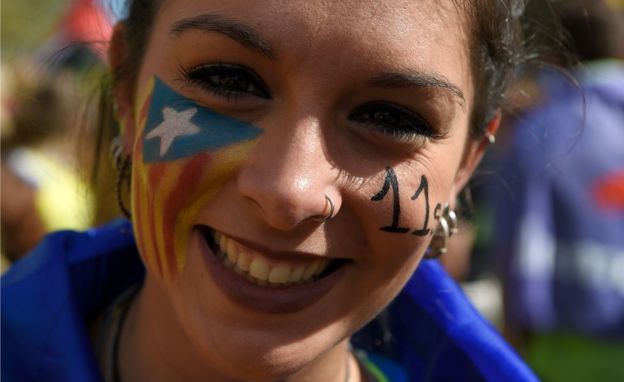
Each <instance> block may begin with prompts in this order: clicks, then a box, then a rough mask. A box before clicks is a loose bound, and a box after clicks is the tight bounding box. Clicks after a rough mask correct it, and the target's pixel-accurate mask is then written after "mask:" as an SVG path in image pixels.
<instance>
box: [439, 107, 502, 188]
mask: <svg viewBox="0 0 624 382" xmlns="http://www.w3.org/2000/svg"><path fill="white" fill-rule="evenodd" d="M500 122H501V113H500V112H498V113H496V115H495V116H494V117H493V118H492V119H491V120H490V122H489V123H488V125H487V128H486V129H485V134H484V135H483V136H482V137H481V138H477V139H469V140H468V143H467V146H466V149H465V150H464V158H463V159H462V164H461V166H460V168H459V170H458V171H457V175H456V176H455V181H454V183H453V189H452V193H451V195H453V196H456V195H457V194H458V193H459V192H460V191H461V190H462V189H463V188H464V187H465V186H466V184H467V183H468V180H470V177H472V174H473V173H474V171H475V170H476V169H477V166H478V165H479V163H480V162H481V159H482V158H483V154H485V149H486V148H487V147H488V146H489V145H491V144H492V143H494V137H495V136H496V132H497V131H498V128H499V127H500Z"/></svg>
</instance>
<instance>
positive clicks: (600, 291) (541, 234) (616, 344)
mask: <svg viewBox="0 0 624 382" xmlns="http://www.w3.org/2000/svg"><path fill="white" fill-rule="evenodd" d="M558 8H559V11H560V14H561V19H562V24H563V26H564V27H565V29H566V30H567V32H568V33H569V35H570V38H571V41H572V43H573V45H574V48H575V50H576V51H577V53H578V55H579V58H580V59H581V61H582V64H581V65H579V66H578V68H576V69H575V71H574V73H573V75H574V77H575V78H576V79H578V82H579V85H580V88H579V87H577V86H576V85H575V84H573V83H571V81H570V80H569V79H567V78H564V76H562V75H561V74H559V73H558V72H556V71H554V70H548V69H544V70H543V71H541V72H539V73H538V74H537V78H536V85H537V89H538V90H539V91H537V92H535V97H533V98H532V103H531V105H530V106H529V107H527V109H526V110H525V111H524V112H522V113H520V115H519V116H517V117H515V118H513V119H511V122H508V123H511V125H512V126H510V127H509V131H507V132H506V134H505V135H508V138H509V142H508V143H507V144H508V145H509V146H506V147H505V148H504V149H503V150H499V151H498V153H499V154H503V156H504V158H503V161H504V164H503V167H502V170H501V172H500V174H499V176H500V177H502V178H503V181H502V182H500V183H499V185H500V186H501V187H499V188H496V187H495V188H493V189H491V190H490V194H489V195H488V196H487V197H486V198H485V199H486V202H488V203H491V204H490V205H489V207H490V208H491V209H492V210H493V211H496V214H495V220H494V225H493V227H494V232H493V234H492V238H493V240H494V241H493V245H492V248H491V250H492V256H493V258H499V259H501V260H502V264H503V265H502V267H501V269H502V276H503V283H504V299H505V321H506V333H507V334H508V335H509V337H510V338H511V339H512V340H513V341H512V342H513V343H515V344H516V345H518V346H519V347H520V348H521V349H522V350H523V352H524V354H525V355H526V357H527V359H528V360H529V362H530V363H531V364H532V365H533V366H534V367H535V369H536V371H537V372H538V373H539V374H540V375H541V377H543V378H544V380H545V381H588V380H592V379H595V380H600V381H622V380H624V362H623V361H624V64H623V61H622V58H624V52H623V49H624V17H623V12H624V11H623V10H622V8H621V4H618V3H617V2H610V3H607V2H603V1H578V0H575V1H564V2H561V3H559V5H558ZM499 141H502V139H501V140H499ZM507 148H509V149H507Z"/></svg>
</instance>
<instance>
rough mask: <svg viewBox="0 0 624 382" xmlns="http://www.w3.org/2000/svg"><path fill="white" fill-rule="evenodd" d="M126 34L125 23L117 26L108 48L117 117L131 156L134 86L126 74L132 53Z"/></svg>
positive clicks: (124, 143)
mask: <svg viewBox="0 0 624 382" xmlns="http://www.w3.org/2000/svg"><path fill="white" fill-rule="evenodd" d="M126 34H127V28H126V24H125V23H124V22H118V23H117V24H115V27H114V28H113V35H112V37H111V42H110V45H109V48H108V62H109V65H110V70H111V73H112V74H113V88H112V96H113V104H114V111H115V117H116V118H117V122H118V123H119V125H120V129H121V132H120V133H121V138H122V141H123V146H124V153H125V154H126V155H130V153H131V152H132V146H133V143H134V133H135V121H134V86H133V81H132V79H131V78H130V76H129V75H128V74H127V73H124V70H125V69H126V67H127V62H128V59H129V52H130V49H129V47H128V42H127V39H126Z"/></svg>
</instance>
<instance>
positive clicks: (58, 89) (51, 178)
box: [0, 0, 118, 261]
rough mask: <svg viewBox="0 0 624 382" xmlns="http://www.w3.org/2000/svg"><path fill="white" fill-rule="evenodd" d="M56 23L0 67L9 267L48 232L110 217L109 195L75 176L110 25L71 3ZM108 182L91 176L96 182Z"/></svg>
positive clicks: (89, 149)
mask: <svg viewBox="0 0 624 382" xmlns="http://www.w3.org/2000/svg"><path fill="white" fill-rule="evenodd" d="M13 8H14V7H9V9H10V10H13ZM10 16H12V17H16V16H17V15H15V14H13V15H9V17H10ZM52 16H53V17H58V16H56V15H52ZM4 17H6V16H5V15H3V20H4ZM47 22H48V23H49V21H47ZM57 24H58V26H57V27H56V28H54V33H53V35H52V36H51V37H44V41H43V42H40V43H39V45H38V46H37V47H36V49H35V50H34V51H33V52H28V51H22V50H16V51H17V53H15V52H11V51H9V52H8V53H7V54H8V55H9V56H12V55H14V57H13V58H12V59H11V60H7V62H6V63H5V64H4V65H3V72H2V76H3V81H2V172H1V176H2V179H1V182H0V184H1V187H2V189H1V197H2V199H1V202H0V206H1V211H0V217H1V219H2V220H1V223H2V224H1V227H2V230H1V235H2V239H1V243H2V255H3V259H4V258H6V259H7V260H9V261H13V260H16V259H18V258H19V257H21V256H23V255H24V254H26V253H27V252H28V251H29V250H31V249H32V248H33V247H34V245H35V244H36V243H37V242H39V241H40V240H41V239H42V238H43V236H44V234H45V233H47V232H49V231H54V230H60V229H85V228H87V227H89V226H92V225H93V224H97V223H101V222H103V221H108V220H110V219H111V218H113V217H114V216H117V214H118V213H117V212H114V211H115V209H114V208H111V206H113V205H114V204H115V199H114V197H113V198H111V197H110V195H111V190H110V189H107V188H105V187H104V188H101V187H94V190H90V189H89V187H88V182H86V181H85V179H83V176H82V175H81V174H83V173H84V172H85V168H83V166H82V164H83V163H90V162H92V161H93V153H94V151H95V147H94V146H93V142H94V138H93V135H94V134H95V131H94V129H93V128H92V125H91V128H88V127H87V128H84V129H82V130H81V127H82V126H84V122H85V120H87V119H90V120H92V119H93V111H94V106H95V105H92V104H90V103H89V102H85V100H88V99H89V97H90V95H91V94H94V92H95V90H96V86H95V85H96V84H97V82H94V79H96V78H97V79H99V78H100V76H101V75H100V74H98V72H101V71H102V70H103V67H104V65H103V60H102V58H103V57H102V55H103V54H104V51H105V49H106V44H105V43H104V42H105V41H107V40H108V38H109V35H110V29H111V26H110V21H108V20H107V18H106V17H105V15H104V14H103V12H102V8H100V7H99V6H98V5H97V3H95V2H94V1H92V0H75V1H72V2H70V3H68V5H67V9H66V10H65V11H64V12H63V13H62V17H61V19H60V20H58V21H57ZM13 38H14V39H15V38H16V37H15V36H13ZM8 43H9V44H8V45H9V47H10V46H12V44H13V45H16V44H17V43H16V42H15V41H9V42H8ZM7 49H8V48H7ZM5 60H6V58H5ZM111 177H112V178H111ZM111 179H114V175H112V173H111V174H107V173H105V172H100V173H99V174H98V180H99V181H101V182H102V184H105V182H108V183H111ZM98 184H100V183H98ZM93 191H95V192H93ZM113 194H114V193H113ZM107 199H108V200H107Z"/></svg>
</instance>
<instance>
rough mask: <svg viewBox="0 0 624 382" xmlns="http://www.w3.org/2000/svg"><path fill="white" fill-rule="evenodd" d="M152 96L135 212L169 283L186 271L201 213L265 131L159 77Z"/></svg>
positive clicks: (141, 121)
mask: <svg viewBox="0 0 624 382" xmlns="http://www.w3.org/2000/svg"><path fill="white" fill-rule="evenodd" d="M144 94H145V96H144V97H143V98H142V102H139V107H140V109H139V112H138V113H137V120H136V121H137V126H138V127H139V130H138V134H137V138H136V140H135V144H134V154H133V178H132V190H133V191H132V192H133V198H132V201H133V205H132V213H133V217H134V226H135V228H134V229H135V235H136V238H137V244H138V246H139V249H140V252H141V254H142V256H143V258H144V260H145V262H146V263H147V264H150V265H151V266H153V267H154V268H153V269H156V270H157V271H158V272H160V273H161V274H162V276H163V277H165V278H166V277H168V276H170V275H171V274H173V273H175V272H177V271H179V270H181V269H182V268H183V267H184V263H185V260H186V253H187V252H188V243H189V239H190V233H191V231H192V227H193V225H194V224H195V223H196V218H197V215H198V214H199V212H200V211H201V210H202V209H203V208H204V207H205V205H206V203H208V202H209V201H210V200H211V199H212V197H213V196H214V195H215V194H216V193H217V191H218V190H219V188H220V186H221V185H222V184H223V183H224V182H225V181H226V180H227V179H228V178H229V177H230V176H231V174H232V173H233V172H234V171H235V170H236V168H238V166H240V164H241V163H242V161H243V159H244V157H245V153H246V152H247V150H248V148H250V147H252V146H253V143H254V141H255V139H256V137H257V136H258V135H259V134H260V132H261V130H260V129H259V128H257V127H255V126H253V125H251V124H249V123H246V122H243V121H240V120H237V119H234V118H231V117H228V116H225V115H222V114H219V113H216V112H215V111H213V110H211V109H208V108H206V107H203V106H201V105H198V104H196V103H195V102H194V101H192V100H190V99H187V98H185V97H183V96H182V95H180V94H178V93H177V92H175V91H174V90H173V89H171V88H170V87H169V86H168V85H166V84H165V83H164V82H162V81H161V80H159V79H158V78H154V79H152V80H151V81H150V83H149V84H148V86H147V88H146V91H145V92H144Z"/></svg>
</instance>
